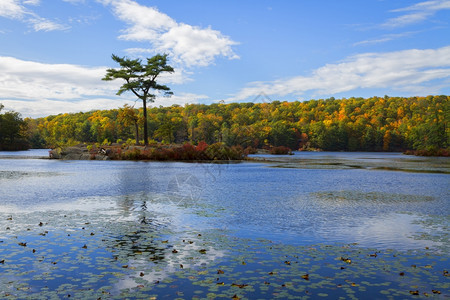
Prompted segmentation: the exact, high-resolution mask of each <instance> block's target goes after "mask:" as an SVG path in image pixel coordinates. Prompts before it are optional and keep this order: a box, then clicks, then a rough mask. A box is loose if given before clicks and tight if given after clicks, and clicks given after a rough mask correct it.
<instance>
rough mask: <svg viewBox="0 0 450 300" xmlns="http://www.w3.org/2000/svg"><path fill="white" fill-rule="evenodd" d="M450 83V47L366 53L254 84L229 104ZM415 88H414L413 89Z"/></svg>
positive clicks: (432, 88) (429, 88)
mask: <svg viewBox="0 0 450 300" xmlns="http://www.w3.org/2000/svg"><path fill="white" fill-rule="evenodd" d="M449 80H450V46H447V47H443V48H439V49H426V50H416V49H412V50H404V51H396V52H388V53H366V54H359V55H355V56H351V57H349V58H348V59H346V60H345V61H343V62H341V63H337V64H327V65H325V66H323V67H321V68H319V69H316V70H315V71H313V72H312V74H311V76H297V77H293V78H288V79H285V80H276V81H273V82H253V83H251V84H249V85H248V86H247V87H245V88H243V89H242V90H241V91H240V92H238V93H237V94H236V95H235V96H233V97H231V98H230V99H228V100H227V101H238V100H245V99H248V98H250V97H255V96H257V95H259V94H261V93H265V94H267V95H278V96H286V95H295V96H300V95H302V94H304V93H306V92H313V93H315V94H317V95H334V94H336V93H341V92H348V91H351V90H355V89H369V88H383V89H394V90H399V91H403V92H408V93H411V92H422V93H430V94H431V93H436V92H439V90H440V89H441V88H442V87H445V84H444V82H447V83H448V81H449ZM412 88H413V89H412Z"/></svg>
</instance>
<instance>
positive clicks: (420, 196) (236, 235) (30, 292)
mask: <svg viewBox="0 0 450 300" xmlns="http://www.w3.org/2000/svg"><path fill="white" fill-rule="evenodd" d="M47 154H48V151H47V150H31V151H25V152H14V153H5V152H0V191H1V194H0V274H1V275H0V298H2V297H6V296H9V297H11V298H13V299H14V298H24V297H30V298H36V297H42V298H52V297H54V298H65V297H71V298H75V299H77V298H79V299H81V298H84V299H86V298H94V299H97V298H102V299H114V298H117V299H121V298H134V299H141V298H143V299H148V298H152V297H154V298H155V299H158V298H181V299H184V298H189V299H192V298H209V299H214V298H222V299H230V298H234V299H240V298H249V299H254V298H283V299H284V298H301V297H311V298H321V297H323V298H327V297H329V298H333V299H337V298H339V297H342V298H346V299H348V298H367V297H368V295H371V296H370V297H372V298H389V297H392V298H405V297H410V296H411V295H416V294H418V295H422V296H430V297H431V296H433V297H436V298H447V297H449V296H450V292H449V290H450V280H449V275H448V271H449V269H450V267H449V253H448V249H449V248H450V242H449V233H448V232H449V231H448V228H449V220H450V217H449V212H450V189H449V186H450V159H448V158H425V157H414V156H405V155H402V154H398V153H332V152H296V153H295V155H292V156H272V155H252V156H251V158H252V159H253V161H246V162H241V163H229V164H223V163H221V164H219V163H184V162H133V161H59V160H48V159H38V157H42V156H46V155H47Z"/></svg>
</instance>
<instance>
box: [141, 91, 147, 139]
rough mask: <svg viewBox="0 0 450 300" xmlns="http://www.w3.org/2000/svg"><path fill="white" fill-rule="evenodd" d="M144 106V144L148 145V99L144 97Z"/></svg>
mask: <svg viewBox="0 0 450 300" xmlns="http://www.w3.org/2000/svg"><path fill="white" fill-rule="evenodd" d="M142 102H143V104H144V105H143V106H144V145H145V146H148V125H147V99H146V98H144V99H142Z"/></svg>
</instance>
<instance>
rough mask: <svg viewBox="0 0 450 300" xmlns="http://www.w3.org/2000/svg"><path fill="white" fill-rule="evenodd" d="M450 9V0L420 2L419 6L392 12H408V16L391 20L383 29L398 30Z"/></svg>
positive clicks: (383, 25) (415, 5)
mask: <svg viewBox="0 0 450 300" xmlns="http://www.w3.org/2000/svg"><path fill="white" fill-rule="evenodd" d="M446 9H450V1H449V0H432V1H424V2H419V3H417V4H414V5H411V6H408V7H405V8H399V9H396V10H393V11H392V12H407V14H405V15H402V16H399V17H396V18H392V19H389V20H388V21H386V22H385V23H384V24H382V27H386V28H397V27H404V26H407V25H411V24H415V23H418V22H421V21H424V20H426V19H428V18H429V17H431V16H433V15H434V14H435V13H436V12H438V11H440V10H446Z"/></svg>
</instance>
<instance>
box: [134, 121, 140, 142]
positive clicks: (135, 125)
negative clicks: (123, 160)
mask: <svg viewBox="0 0 450 300" xmlns="http://www.w3.org/2000/svg"><path fill="white" fill-rule="evenodd" d="M134 131H135V138H136V145H139V125H138V122H137V121H134Z"/></svg>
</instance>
